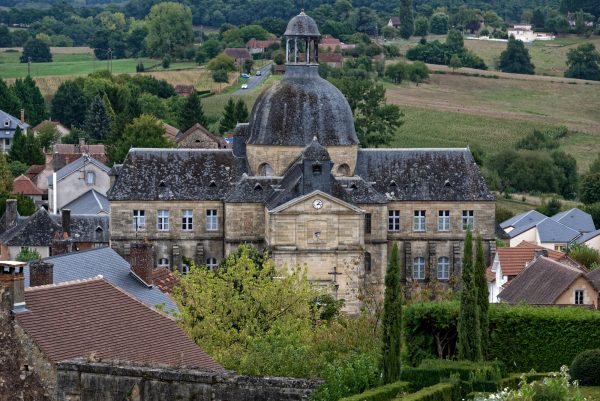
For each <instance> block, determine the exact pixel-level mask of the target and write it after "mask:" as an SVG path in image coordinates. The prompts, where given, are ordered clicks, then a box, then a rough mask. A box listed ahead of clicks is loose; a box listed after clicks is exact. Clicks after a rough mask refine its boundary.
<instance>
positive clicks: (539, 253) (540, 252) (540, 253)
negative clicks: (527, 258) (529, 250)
mask: <svg viewBox="0 0 600 401" xmlns="http://www.w3.org/2000/svg"><path fill="white" fill-rule="evenodd" d="M540 256H544V257H548V250H547V249H535V250H534V251H533V260H536V259H537V258H539V257H540Z"/></svg>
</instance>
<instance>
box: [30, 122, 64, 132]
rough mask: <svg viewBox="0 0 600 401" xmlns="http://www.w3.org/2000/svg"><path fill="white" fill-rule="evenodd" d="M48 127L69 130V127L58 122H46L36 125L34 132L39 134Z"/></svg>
mask: <svg viewBox="0 0 600 401" xmlns="http://www.w3.org/2000/svg"><path fill="white" fill-rule="evenodd" d="M47 125H49V126H51V127H54V128H56V127H58V126H59V125H60V126H61V127H62V128H63V129H66V130H67V131H68V130H69V129H68V128H67V127H65V126H64V125H62V124H61V123H59V122H58V121H50V120H44V121H42V122H41V123H39V124H38V125H36V126H35V127H33V132H38V131H39V130H41V129H42V128H44V127H45V126H47Z"/></svg>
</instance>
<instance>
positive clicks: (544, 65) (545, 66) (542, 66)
mask: <svg viewBox="0 0 600 401" xmlns="http://www.w3.org/2000/svg"><path fill="white" fill-rule="evenodd" d="M419 39H420V38H418V37H417V38H410V39H409V40H400V41H397V42H393V43H395V44H397V46H398V47H399V48H400V52H401V53H402V54H405V53H406V51H407V50H408V49H409V48H411V47H414V46H416V45H417V43H418V42H419ZM436 39H437V40H440V41H442V42H444V41H445V40H446V37H445V36H443V35H431V36H429V37H427V40H429V41H433V40H436ZM585 42H592V43H593V44H594V45H595V46H596V48H597V49H600V36H597V35H594V36H591V37H590V38H589V39H586V38H582V37H579V36H576V35H566V36H564V37H560V38H558V39H556V40H553V41H550V42H543V41H538V42H534V43H532V44H526V45H525V46H526V47H527V48H528V49H529V54H530V55H531V61H532V62H533V64H534V65H535V73H536V74H538V75H550V76H558V77H562V76H563V74H564V71H565V69H566V62H567V52H568V51H569V50H570V49H574V48H576V47H577V46H578V45H580V44H582V43H585ZM465 47H466V48H468V49H471V50H473V51H474V52H475V53H476V54H477V55H478V56H480V57H481V58H483V60H484V61H485V63H486V64H487V66H488V68H489V69H492V70H493V69H495V68H496V63H497V61H498V59H499V58H500V53H502V52H503V51H504V50H505V49H506V43H505V42H491V41H487V40H469V39H465Z"/></svg>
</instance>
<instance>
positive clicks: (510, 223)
mask: <svg viewBox="0 0 600 401" xmlns="http://www.w3.org/2000/svg"><path fill="white" fill-rule="evenodd" d="M546 217H547V216H545V215H543V214H542V213H540V212H538V211H537V210H530V211H528V212H524V213H521V214H518V215H516V216H513V217H511V218H510V219H508V220H505V221H503V222H502V223H500V227H502V228H503V229H505V228H508V227H513V228H517V227H521V226H528V225H531V224H533V223H537V222H539V221H542V220H544V219H545V218H546Z"/></svg>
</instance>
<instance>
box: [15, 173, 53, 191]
mask: <svg viewBox="0 0 600 401" xmlns="http://www.w3.org/2000/svg"><path fill="white" fill-rule="evenodd" d="M10 193H11V194H12V195H16V194H23V195H43V194H44V193H45V192H44V191H42V190H41V189H39V188H38V187H36V186H35V184H34V183H33V182H31V180H30V179H29V178H27V177H26V176H24V175H22V174H21V175H20V176H18V177H17V178H15V180H14V181H13V189H12V191H10Z"/></svg>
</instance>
